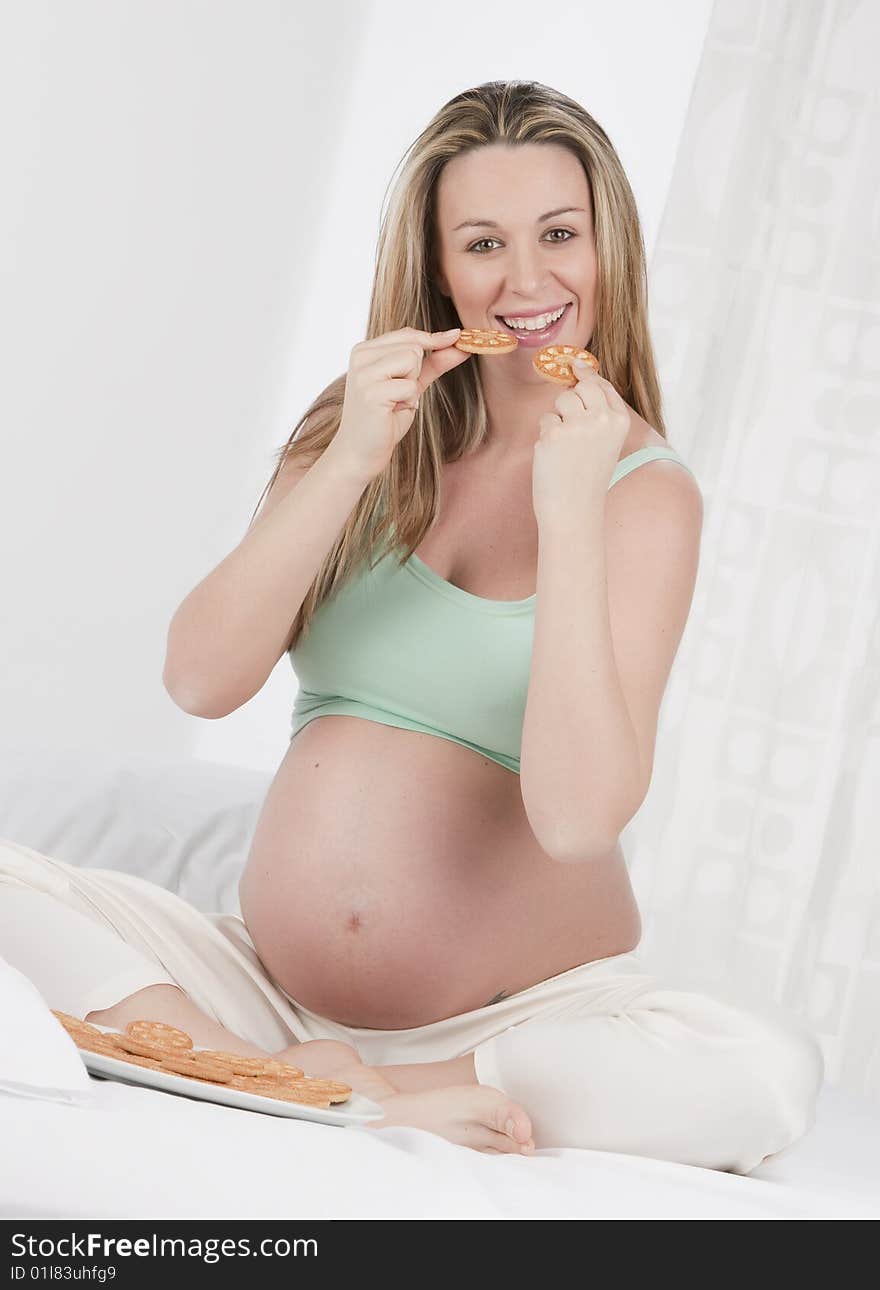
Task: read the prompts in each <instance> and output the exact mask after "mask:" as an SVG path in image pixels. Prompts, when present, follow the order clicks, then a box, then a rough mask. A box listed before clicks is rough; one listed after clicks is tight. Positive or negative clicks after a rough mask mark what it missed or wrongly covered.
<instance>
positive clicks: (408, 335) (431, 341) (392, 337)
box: [365, 327, 461, 349]
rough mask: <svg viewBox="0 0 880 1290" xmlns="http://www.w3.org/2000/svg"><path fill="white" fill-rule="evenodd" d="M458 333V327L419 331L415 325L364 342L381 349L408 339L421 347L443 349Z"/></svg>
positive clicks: (402, 342) (459, 332)
mask: <svg viewBox="0 0 880 1290" xmlns="http://www.w3.org/2000/svg"><path fill="white" fill-rule="evenodd" d="M460 334H461V328H460V327H452V328H450V330H449V331H419V329H418V328H417V327H400V328H398V330H397V331H389V332H386V333H385V334H384V335H383V336H374V337H373V339H372V340H370V341H366V342H365V344H366V345H369V346H370V348H376V349H381V348H383V347H384V346H386V345H400V344H406V343H407V342H408V341H409V342H415V344H417V345H418V346H420V348H422V349H444V348H445V347H446V346H447V345H454V344H455V342H456V341H457V340H458V337H459V336H460Z"/></svg>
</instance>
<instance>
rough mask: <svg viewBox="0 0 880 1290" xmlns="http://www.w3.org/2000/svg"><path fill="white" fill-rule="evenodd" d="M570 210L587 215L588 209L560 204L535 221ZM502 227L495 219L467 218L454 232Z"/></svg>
mask: <svg viewBox="0 0 880 1290" xmlns="http://www.w3.org/2000/svg"><path fill="white" fill-rule="evenodd" d="M569 211H580V212H581V214H582V215H586V211H585V210H584V208H583V206H560V207H559V209H558V210H555V211H547V213H546V215H539V216H538V218H537V219H536V220H535V223H536V224H543V223H544V220H547V219H555V218H556V216H557V215H567V214H568V212H569ZM500 227H501V225H500V224H496V222H495V220H493V219H466V220H463V221H462V223H461V224H456V226H455V228H454V229H453V230H452V231H453V233H457V232H458V230H459V229H460V228H500Z"/></svg>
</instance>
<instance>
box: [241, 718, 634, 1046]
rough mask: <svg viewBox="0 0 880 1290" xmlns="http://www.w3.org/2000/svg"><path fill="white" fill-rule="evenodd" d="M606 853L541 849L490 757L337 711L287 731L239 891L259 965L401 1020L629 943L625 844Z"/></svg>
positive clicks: (419, 1018) (355, 1021)
mask: <svg viewBox="0 0 880 1290" xmlns="http://www.w3.org/2000/svg"><path fill="white" fill-rule="evenodd" d="M609 860H610V863H609V864H608V865H604V864H598V865H588V866H575V865H561V864H559V863H558V862H557V861H555V860H552V859H551V858H550V857H549V856H547V855H546V854H545V853H544V852H543V851H542V850H541V849H540V847H539V846H538V845H537V843H536V842H535V840H534V837H533V835H532V833H531V830H530V828H529V826H528V822H527V820H526V818H525V814H524V810H523V807H522V801H521V798H520V795H519V783H518V779H517V777H516V776H515V775H513V774H512V773H511V772H510V771H508V770H507V769H506V768H504V767H502V766H499V765H498V764H497V763H495V762H491V761H489V760H488V759H486V758H483V757H480V756H479V755H478V754H476V753H474V752H473V751H472V750H470V749H466V748H463V747H462V746H460V745H458V744H454V743H452V742H450V741H448V740H442V739H436V738H433V737H432V736H429V735H423V734H420V733H418V732H415V731H404V730H398V729H397V728H395V727H389V726H382V725H381V724H379V723H376V722H369V721H363V720H359V719H358V718H354V717H348V716H339V715H332V716H328V717H322V718H319V719H317V720H315V721H313V722H311V723H310V724H309V725H307V726H306V727H305V728H304V729H303V730H302V731H301V732H300V733H299V735H298V736H297V737H296V738H295V739H294V740H293V742H292V743H291V745H290V748H289V749H288V752H287V755H286V756H285V758H284V761H283V762H282V765H281V766H280V768H279V770H278V773H277V775H276V777H275V780H274V781H273V783H272V786H271V788H270V790H269V793H268V795H267V797H266V801H265V803H264V805H263V810H262V812H261V815H260V819H259V821H258V823H257V828H256V832H255V834H254V839H253V844H252V846H251V852H250V855H249V857H248V863H247V866H246V868H245V872H244V874H243V876H242V881H241V885H240V888H239V897H240V902H241V911H242V916H243V918H244V920H245V922H246V924H247V927H248V930H249V932H250V935H251V937H252V939H253V942H254V946H255V948H256V950H257V953H258V954H259V956H260V958H261V960H262V962H263V964H264V965H265V967H266V969H267V970H268V972H269V974H270V975H271V976H272V977H273V978H274V979H275V980H276V981H277V982H278V983H279V984H280V985H281V986H282V987H283V988H284V989H285V990H286V991H287V992H288V993H289V994H290V995H292V996H293V997H294V998H295V999H296V1000H297V1001H298V1002H299V1003H301V1004H303V1005H304V1006H305V1007H307V1008H310V1009H311V1010H312V1011H314V1012H317V1013H320V1014H321V1015H322V1016H324V1017H329V1018H332V1019H333V1020H336V1021H340V1022H343V1023H345V1024H348V1025H353V1026H369V1027H376V1028H380V1029H402V1028H406V1027H410V1026H419V1025H425V1024H427V1023H428V1022H429V1021H434V1020H439V1019H440V1018H442V1017H449V1016H454V1015H457V1014H458V1013H461V1012H466V1011H468V1010H470V1009H472V1008H479V1007H483V1006H484V1005H485V1004H487V1003H489V1002H490V1001H491V1000H492V999H493V998H495V997H496V996H498V995H499V994H502V993H506V994H512V993H515V992H516V991H517V990H521V989H525V988H526V987H527V986H528V985H531V984H533V983H534V982H535V981H540V980H543V979H545V978H546V977H548V976H553V975H555V974H556V973H558V972H562V971H565V970H566V969H567V968H569V967H573V966H575V965H576V964H577V963H582V962H587V961H589V960H591V959H593V958H600V957H604V956H606V955H608V954H613V953H623V952H624V951H625V950H628V949H631V948H632V947H633V945H634V944H635V943H637V941H638V936H639V931H640V927H639V924H638V913H637V910H636V907H635V902H634V899H633V897H632V891H631V888H630V886H629V881H628V878H627V876H626V869H625V865H623V863H622V856H620V857H619V863H618V860H617V857H611V858H609ZM609 947H610V948H609Z"/></svg>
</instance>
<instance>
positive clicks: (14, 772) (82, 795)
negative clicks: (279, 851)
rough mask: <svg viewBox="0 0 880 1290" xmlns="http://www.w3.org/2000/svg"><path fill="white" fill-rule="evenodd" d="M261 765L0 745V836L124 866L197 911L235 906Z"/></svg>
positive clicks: (229, 910) (263, 775) (57, 855)
mask: <svg viewBox="0 0 880 1290" xmlns="http://www.w3.org/2000/svg"><path fill="white" fill-rule="evenodd" d="M271 782H272V775H271V774H270V773H269V772H267V771H259V770H254V769H251V768H247V767H242V766H225V765H221V764H219V763H215V762H204V761H194V760H190V761H183V760H174V761H169V762H167V763H163V762H161V761H159V760H157V759H156V758H151V757H147V756H140V755H135V754H130V753H126V752H121V753H117V752H116V751H115V750H114V751H113V752H112V753H111V752H110V751H105V752H104V753H102V754H96V753H94V752H89V751H87V750H83V752H82V753H81V754H79V755H75V754H74V753H72V752H69V751H67V750H63V749H49V748H45V749H43V748H37V749H31V748H24V747H15V746H12V745H9V744H0V838H9V839H10V840H11V841H14V842H20V843H21V844H22V845H23V846H28V847H31V848H32V849H33V850H34V851H39V852H40V853H41V854H42V855H46V856H49V857H50V859H53V860H63V861H65V862H66V863H67V864H73V865H77V866H82V867H84V868H90V869H118V870H122V871H123V872H126V873H133V874H135V875H136V876H137V877H138V878H146V879H147V880H148V881H150V882H155V883H158V884H159V886H160V887H166V888H167V889H168V890H169V891H173V892H176V894H177V895H179V896H182V897H183V899H184V900H187V901H189V902H190V904H192V905H194V906H195V907H196V909H200V910H202V911H203V912H204V913H214V912H219V913H224V914H238V913H240V910H239V906H238V882H239V878H240V877H241V873H242V870H243V868H244V865H245V861H246V859H247V855H248V851H249V849H250V843H251V839H252V837H253V834H254V830H255V828H256V824H257V819H258V817H259V813H260V810H261V809H262V805H263V801H264V799H265V797H266V794H267V792H268V790H269V786H270V784H271Z"/></svg>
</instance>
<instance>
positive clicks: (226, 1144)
mask: <svg viewBox="0 0 880 1290" xmlns="http://www.w3.org/2000/svg"><path fill="white" fill-rule="evenodd" d="M2 772H3V773H2V776H0V837H4V838H7V839H10V840H13V841H16V842H20V843H23V844H25V845H26V846H30V847H33V848H35V849H36V850H38V851H42V852H43V853H44V854H46V855H50V856H53V857H55V858H58V859H61V860H65V861H67V862H68V863H72V864H77V865H82V866H86V867H96V868H117V869H124V870H127V871H128V872H131V873H135V874H138V875H139V876H141V877H144V878H148V879H150V880H152V881H154V882H158V883H160V884H162V885H163V886H166V887H168V888H169V889H170V890H172V891H176V892H178V893H179V894H180V895H181V896H183V897H184V898H185V899H187V900H189V901H191V902H192V903H193V904H195V905H196V906H197V907H198V908H200V909H204V910H222V911H225V912H238V905H237V886H238V878H239V874H240V873H241V869H242V866H243V864H244V861H245V857H246V855H247V850H248V846H249V843H250V838H251V836H252V833H253V829H254V826H255V824H256V819H257V816H258V813H259V810H260V807H261V805H262V801H263V798H264V796H265V793H266V791H267V789H268V787H269V784H270V782H271V775H269V774H267V773H265V772H262V771H257V770H251V769H246V768H240V767H235V766H228V765H220V764H217V763H209V762H197V761H187V762H169V763H168V764H162V763H159V762H157V761H154V760H149V759H146V758H140V757H131V758H126V759H121V760H109V759H108V760H104V761H102V760H100V759H96V758H94V757H92V756H91V755H89V756H88V757H83V756H79V755H77V754H76V752H75V751H71V752H69V753H64V752H57V753H54V754H51V755H49V754H47V753H46V751H45V750H43V749H24V748H17V749H12V748H7V749H6V751H5V752H4V753H3V754H2ZM0 999H2V1002H3V1016H4V1022H5V1024H6V1025H7V1032H6V1033H7V1036H9V1034H10V1033H11V1034H13V1035H14V1036H15V1043H14V1044H10V1043H9V1042H6V1044H5V1046H4V1047H3V1048H2V1050H0V1133H2V1140H3V1142H4V1147H5V1161H4V1169H3V1170H2V1171H0V1216H2V1217H4V1218H21V1219H60V1218H70V1219H76V1218H83V1219H85V1218H90V1219H94V1218H107V1219H109V1218H115V1219H136V1218H140V1219H147V1218H150V1219H172V1218H218V1219H223V1218H227V1219H228V1218H248V1219H256V1218H267V1219H268V1218H273V1219H277V1218H286V1219H291V1218H299V1219H314V1218H321V1219H324V1218H416V1217H419V1218H421V1217H430V1218H651V1217H653V1218H703V1217H706V1218H822V1217H828V1218H832V1217H844V1218H845V1217H853V1218H861V1217H874V1218H876V1217H878V1216H880V1114H878V1109H877V1107H876V1106H875V1105H874V1103H872V1102H871V1101H869V1100H868V1099H866V1098H862V1097H859V1096H856V1095H854V1094H852V1093H850V1092H847V1091H844V1090H842V1089H840V1088H838V1087H835V1086H833V1085H830V1084H826V1085H825V1087H824V1088H823V1090H822V1094H821V1096H820V1099H819V1105H818V1114H817V1122H816V1125H815V1127H814V1128H813V1129H812V1130H811V1132H810V1133H809V1134H808V1135H806V1137H804V1138H803V1139H801V1140H800V1141H799V1142H797V1143H795V1144H793V1145H792V1146H791V1147H789V1148H788V1149H787V1150H786V1151H783V1152H781V1153H779V1154H778V1155H776V1156H774V1157H773V1158H772V1159H770V1160H768V1161H766V1162H765V1163H764V1164H763V1165H761V1166H760V1167H759V1168H758V1169H757V1170H756V1171H754V1172H753V1173H752V1174H751V1175H749V1176H748V1177H741V1176H739V1175H734V1174H725V1173H720V1172H718V1171H716V1170H708V1169H700V1168H696V1167H693V1166H689V1165H678V1164H671V1163H668V1162H666V1161H662V1160H655V1159H649V1158H645V1157H638V1156H631V1155H624V1154H613V1153H609V1152H600V1151H587V1150H579V1149H577V1150H576V1149H566V1150H560V1149H553V1150H542V1151H538V1152H537V1153H536V1154H535V1155H534V1156H533V1157H531V1158H527V1157H522V1156H494V1155H487V1154H484V1153H480V1152H476V1151H473V1150H471V1149H468V1148H465V1147H459V1146H455V1145H453V1144H452V1143H449V1142H446V1141H445V1140H444V1139H442V1138H439V1137H436V1136H435V1135H433V1134H430V1133H428V1132H426V1131H424V1130H420V1129H407V1128H389V1129H385V1130H382V1131H380V1132H376V1131H374V1130H371V1129H367V1128H365V1127H362V1126H348V1127H346V1128H340V1127H337V1126H334V1125H327V1124H316V1123H309V1122H306V1121H304V1120H299V1119H291V1118H281V1117H278V1116H270V1115H261V1114H255V1113H253V1112H249V1111H244V1110H240V1109H237V1108H234V1107H228V1106H222V1105H215V1104H212V1103H210V1102H205V1101H200V1100H195V1099H190V1098H184V1097H177V1096H173V1095H171V1094H169V1093H166V1092H159V1091H157V1090H155V1089H149V1088H143V1087H137V1086H134V1085H128V1084H122V1083H118V1082H115V1081H111V1080H104V1079H99V1078H95V1077H93V1076H90V1075H89V1074H88V1072H87V1071H86V1069H85V1067H84V1066H83V1064H82V1062H81V1060H80V1058H79V1056H78V1054H77V1052H76V1049H75V1048H74V1047H73V1045H72V1042H71V1041H70V1040H69V1038H68V1037H67V1035H66V1034H65V1033H64V1032H63V1031H62V1029H61V1027H60V1026H58V1024H57V1023H56V1022H55V1020H54V1018H53V1017H52V1015H51V1013H50V1011H49V1005H48V1003H47V1001H45V1000H44V999H42V997H41V996H40V995H39V993H38V992H37V990H36V987H35V986H33V984H32V983H31V982H29V981H28V980H27V979H26V978H25V977H23V976H22V975H21V974H20V973H19V972H18V971H17V970H16V969H15V968H14V966H13V965H10V964H8V963H6V962H5V961H4V960H3V955H2V946H0ZM120 1144H124V1145H125V1150H124V1151H123V1150H120ZM169 1160H173V1161H174V1162H175V1166H174V1168H173V1169H169ZM135 1161H136V1162H137V1167H133V1163H134V1162H135Z"/></svg>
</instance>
